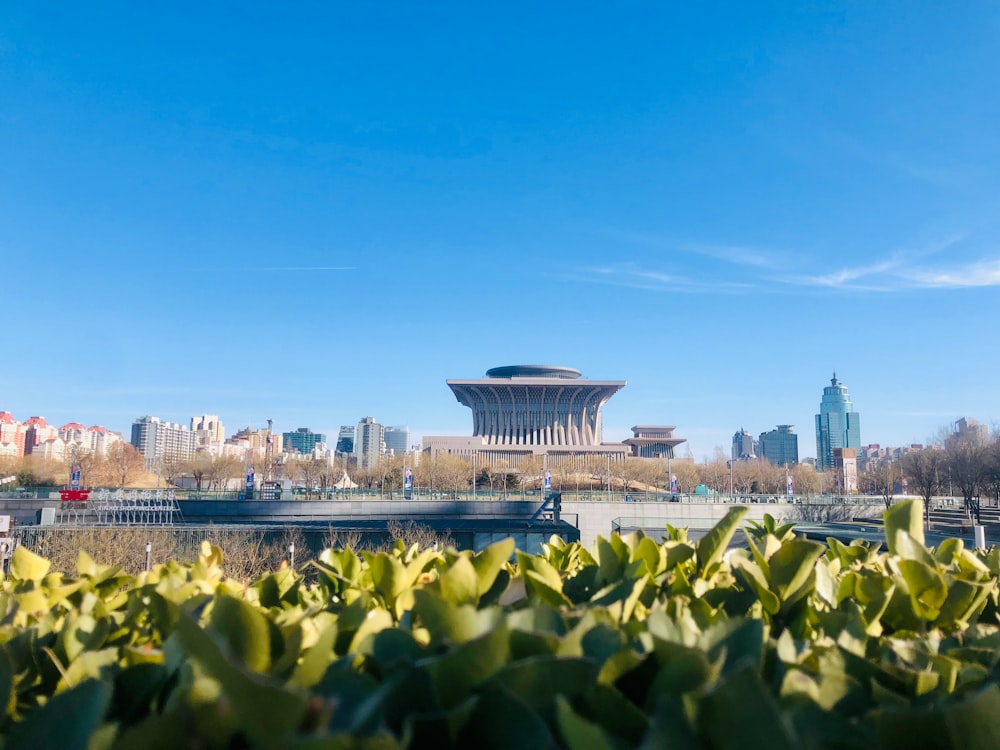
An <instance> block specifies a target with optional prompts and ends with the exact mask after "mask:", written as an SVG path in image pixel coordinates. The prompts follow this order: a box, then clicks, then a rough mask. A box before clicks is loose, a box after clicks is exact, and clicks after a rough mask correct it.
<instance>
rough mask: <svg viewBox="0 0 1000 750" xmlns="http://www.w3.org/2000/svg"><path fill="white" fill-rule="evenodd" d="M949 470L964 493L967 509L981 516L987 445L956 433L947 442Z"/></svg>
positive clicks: (978, 518)
mask: <svg viewBox="0 0 1000 750" xmlns="http://www.w3.org/2000/svg"><path fill="white" fill-rule="evenodd" d="M945 455H946V456H947V462H948V472H949V477H950V479H951V481H952V482H954V483H955V485H956V486H957V487H958V491H959V492H961V493H962V500H963V501H964V503H965V509H966V511H968V512H969V513H971V514H972V515H973V516H975V519H976V523H979V521H980V517H979V513H980V488H981V487H982V486H983V480H984V479H985V475H986V457H987V445H986V444H985V443H983V442H981V441H979V440H976V439H974V438H972V437H969V436H964V435H954V436H952V438H951V439H949V440H947V441H946V443H945Z"/></svg>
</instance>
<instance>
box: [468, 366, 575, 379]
mask: <svg viewBox="0 0 1000 750" xmlns="http://www.w3.org/2000/svg"><path fill="white" fill-rule="evenodd" d="M486 377H488V378H563V379H565V380H576V379H577V378H579V377H581V373H580V371H579V370H574V369H573V368H572V367H555V366H552V365H506V366H504V367H494V368H492V369H490V370H487V371H486Z"/></svg>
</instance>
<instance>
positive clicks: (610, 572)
mask: <svg viewBox="0 0 1000 750" xmlns="http://www.w3.org/2000/svg"><path fill="white" fill-rule="evenodd" d="M596 547H597V563H598V565H599V566H600V569H601V580H602V581H603V582H604V583H614V582H616V581H618V580H619V579H620V578H621V577H622V572H623V570H624V566H623V565H622V561H621V560H620V559H619V557H618V553H617V552H616V551H615V548H614V547H613V546H612V544H611V542H609V541H608V540H607V539H605V538H604V537H602V536H598V537H597V544H596Z"/></svg>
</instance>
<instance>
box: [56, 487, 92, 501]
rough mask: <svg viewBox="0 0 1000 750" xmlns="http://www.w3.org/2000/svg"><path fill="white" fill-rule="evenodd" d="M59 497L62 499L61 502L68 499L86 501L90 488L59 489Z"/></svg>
mask: <svg viewBox="0 0 1000 750" xmlns="http://www.w3.org/2000/svg"><path fill="white" fill-rule="evenodd" d="M59 497H61V498H62V499H63V502H66V501H69V500H80V501H84V502H86V500H87V498H89V497H90V490H59Z"/></svg>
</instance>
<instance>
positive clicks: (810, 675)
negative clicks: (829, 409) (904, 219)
mask: <svg viewBox="0 0 1000 750" xmlns="http://www.w3.org/2000/svg"><path fill="white" fill-rule="evenodd" d="M744 510H745V509H743V508H735V507H734V508H733V509H732V510H731V511H730V512H729V514H728V515H727V516H726V518H725V519H724V520H723V521H721V522H720V523H719V525H718V526H716V527H715V528H714V529H713V530H712V531H711V532H710V533H709V534H708V535H707V536H706V537H704V538H703V539H701V540H699V541H697V542H694V541H690V540H688V539H687V536H686V531H685V530H683V529H674V528H672V527H668V528H667V534H666V536H665V538H664V540H663V541H662V542H660V543H657V542H655V541H654V540H652V539H650V538H648V537H645V536H643V535H642V534H641V533H637V534H630V535H628V536H624V537H618V536H612V537H611V538H610V539H603V538H599V539H598V541H597V543H596V544H595V545H594V547H593V549H592V550H589V551H588V550H586V549H584V548H583V547H582V546H580V545H579V544H577V543H573V544H566V543H564V542H562V541H561V540H559V539H558V538H553V539H552V540H551V541H550V543H549V544H548V545H547V547H546V549H545V551H544V553H543V554H542V555H527V554H524V553H521V552H515V550H514V545H513V542H512V541H511V540H507V541H505V542H500V543H498V544H495V545H493V546H491V547H489V548H487V549H485V550H483V551H482V552H480V553H478V554H473V553H470V552H456V551H454V550H444V551H441V552H435V551H433V550H430V549H423V550H421V549H419V548H418V547H416V546H413V547H410V548H408V549H407V548H405V547H404V546H403V545H402V544H400V545H398V546H397V548H396V549H395V550H394V551H392V552H390V553H363V554H362V555H361V556H359V555H357V554H356V553H355V552H354V551H352V550H350V549H344V550H335V549H331V550H326V551H325V552H323V553H322V554H321V555H320V557H319V559H318V560H315V561H312V562H310V563H309V566H310V568H309V569H308V570H305V571H303V572H304V573H307V574H308V575H304V574H303V572H299V571H295V570H289V569H282V570H278V571H277V572H274V573H270V574H268V575H266V576H263V577H261V578H259V579H258V580H256V581H255V582H254V583H252V584H251V585H249V586H244V585H241V584H239V583H237V582H236V581H234V580H232V579H228V578H226V576H225V574H224V570H225V566H224V562H223V560H222V556H221V553H220V552H219V550H218V549H217V548H213V547H211V546H210V545H207V544H206V545H204V546H203V550H202V555H201V557H200V559H199V561H198V562H196V563H191V564H180V563H176V562H170V563H166V564H164V565H159V566H156V567H155V568H154V569H153V570H152V571H150V572H149V573H145V574H143V575H140V576H137V577H132V576H127V575H124V574H123V573H121V571H120V570H119V569H117V568H112V567H107V566H102V565H99V564H97V563H96V562H94V560H92V559H91V558H90V557H89V556H88V555H87V554H86V553H83V552H81V553H80V559H79V563H78V566H77V567H78V570H77V574H76V575H75V576H67V575H64V574H62V573H56V572H50V571H49V567H50V566H49V563H48V562H47V561H45V560H44V559H42V558H40V557H37V556H36V555H34V554H32V553H31V552H29V551H28V550H26V549H23V548H21V549H18V550H17V551H16V552H15V554H14V557H13V559H12V561H11V572H10V575H9V577H8V579H7V580H6V581H5V582H4V584H3V587H2V589H0V615H2V621H0V644H2V646H0V704H3V705H4V706H5V707H6V710H5V712H4V715H3V719H2V722H3V723H2V726H0V741H2V742H3V746H4V747H6V748H14V747H18V748H20V747H32V748H43V747H58V748H60V750H70V749H71V748H91V749H92V750H97V749H99V748H122V749H126V748H136V749H141V750H150V749H151V748H171V749H172V748H177V747H199V748H239V747H259V748H303V749H305V748H309V749H312V748H317V749H319V748H348V747H372V748H383V747H385V748H391V747H398V746H406V747H450V746H460V747H477V748H489V747H512V748H519V749H520V748H534V747H539V748H548V747H568V748H574V749H576V748H580V749H581V750H582V749H584V748H586V750H591V749H592V748H620V747H649V748H663V747H678V748H825V747H830V748H866V749H868V748H879V747H884V748H906V750H918V749H919V748H947V747H955V748H964V749H965V750H974V749H976V748H983V749H984V750H985V749H987V748H988V749H989V750H995V749H996V748H998V747H1000V670H998V662H1000V648H998V646H1000V628H998V617H997V615H998V592H1000V587H998V573H1000V552H998V550H996V549H993V550H990V551H989V552H985V551H972V550H968V549H965V548H964V546H963V544H962V542H961V541H960V540H957V539H953V540H948V541H947V542H945V543H943V544H942V545H941V546H940V547H938V548H937V549H934V550H931V549H928V548H927V547H926V546H925V545H924V539H923V532H922V526H921V518H922V508H921V507H920V505H919V503H914V502H906V503H900V504H899V505H897V506H895V507H894V508H892V509H891V510H890V511H888V512H887V513H886V518H885V529H886V534H887V540H888V545H887V546H888V549H887V550H882V549H880V548H878V547H873V546H870V545H868V544H866V543H865V542H861V541H856V542H853V543H852V544H850V545H844V544H842V543H840V542H837V541H836V540H833V539H831V540H829V541H828V544H821V543H818V542H812V541H807V540H805V539H802V538H798V537H796V536H795V534H794V528H793V527H792V526H791V525H790V524H787V525H782V524H780V523H778V522H775V521H774V519H771V518H769V517H768V518H765V521H764V522H763V523H759V524H758V523H753V522H751V523H749V524H748V525H747V526H746V528H745V529H744V530H742V531H741V528H740V527H741V525H742V515H743V512H744ZM738 533H742V534H743V535H745V537H746V547H745V548H741V549H733V550H731V551H729V552H727V548H728V547H729V546H730V542H731V541H732V540H733V538H734V535H736V534H738Z"/></svg>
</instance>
